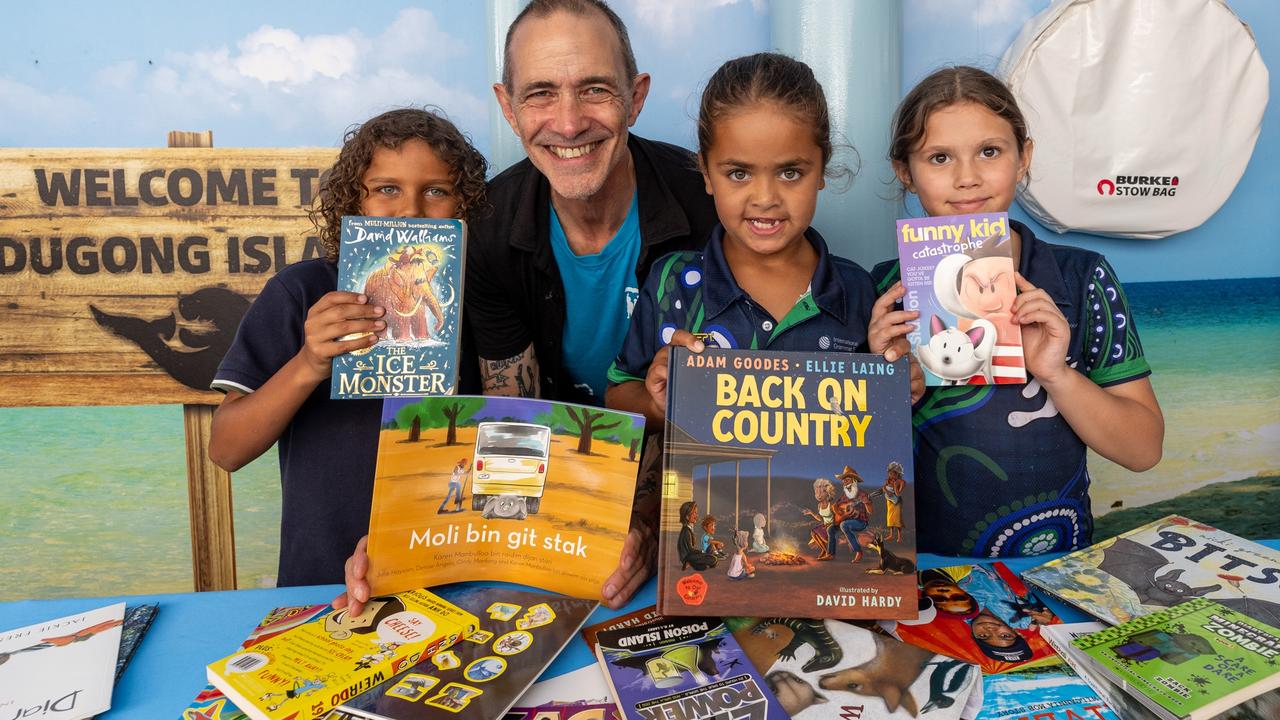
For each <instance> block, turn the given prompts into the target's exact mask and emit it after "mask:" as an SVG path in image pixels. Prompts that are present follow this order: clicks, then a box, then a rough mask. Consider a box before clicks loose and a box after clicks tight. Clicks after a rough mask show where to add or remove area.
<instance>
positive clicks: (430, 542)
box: [368, 395, 644, 599]
mask: <svg viewBox="0 0 1280 720" xmlns="http://www.w3.org/2000/svg"><path fill="white" fill-rule="evenodd" d="M643 438H644V417H643V416H640V415H635V414H631V413H623V412H617V411H614V410H606V409H604V408H595V407H587V406H585V405H571V404H568V403H559V402H552V401H549V400H538V399H533V398H514V397H496V396H483V397H471V396H466V395H453V396H447V397H425V398H390V399H387V400H384V401H383V403H382V430H381V431H380V433H379V436H378V466H377V470H376V472H375V473H374V480H373V504H372V507H371V509H370V513H369V576H368V577H369V586H370V588H371V589H372V591H373V592H375V593H387V592H397V591H400V590H403V589H406V588H413V587H428V586H434V585H439V584H442V583H448V582H457V581H462V580H500V581H506V582H517V583H523V584H526V585H534V586H536V587H541V588H546V589H548V590H552V591H554V592H560V593H564V594H566V595H572V596H574V597H579V598H592V599H594V598H598V597H600V588H601V587H603V585H604V581H605V579H606V578H608V577H609V574H610V573H612V572H613V570H614V568H616V567H617V566H618V558H619V557H620V556H621V554H622V543H623V541H624V539H625V538H626V536H627V529H628V527H629V523H630V520H631V513H630V509H631V504H632V501H633V499H634V497H635V487H636V474H637V471H638V470H639V467H640V464H639V460H640V447H641V442H642V441H643Z"/></svg>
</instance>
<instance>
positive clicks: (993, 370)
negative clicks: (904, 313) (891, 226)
mask: <svg viewBox="0 0 1280 720" xmlns="http://www.w3.org/2000/svg"><path fill="white" fill-rule="evenodd" d="M897 237H898V261H899V266H900V268H901V271H902V285H903V287H904V288H905V289H906V295H904V296H903V299H902V305H903V308H904V309H906V310H916V311H919V313H920V319H919V320H918V321H917V322H916V329H915V330H913V331H912V332H911V333H910V334H909V335H907V340H908V341H910V343H911V351H912V352H913V353H914V354H915V356H916V358H917V359H918V360H919V361H920V366H921V367H922V368H923V369H924V371H925V376H924V377H925V384H926V385H970V384H972V385H980V384H987V385H989V384H992V383H1023V382H1026V380H1027V373H1026V365H1025V363H1024V362H1023V356H1022V330H1021V328H1020V327H1019V326H1018V325H1016V324H1014V323H1013V320H1012V318H1013V315H1012V312H1011V310H1010V308H1011V305H1012V304H1013V300H1014V298H1015V297H1017V293H1018V291H1017V286H1016V285H1015V284H1014V271H1015V270H1016V268H1015V267H1014V264H1013V254H1012V249H1013V243H1012V242H1011V235H1010V228H1009V214H1008V213H1003V212H1000V213H983V214H977V215H947V216H938V217H921V218H908V219H906V220H899V221H898V235H897Z"/></svg>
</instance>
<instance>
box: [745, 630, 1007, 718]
mask: <svg viewBox="0 0 1280 720" xmlns="http://www.w3.org/2000/svg"><path fill="white" fill-rule="evenodd" d="M727 622H728V623H729V624H730V627H732V628H733V635H734V637H735V638H736V639H737V640H738V644H739V645H740V646H741V647H742V649H743V651H745V652H746V654H747V657H748V658H750V659H751V660H752V661H753V662H754V664H755V666H756V667H758V668H760V669H761V671H762V672H763V673H764V681H765V685H766V686H767V687H768V689H769V690H770V691H771V692H772V693H773V694H774V696H775V697H776V698H777V699H778V703H779V704H780V705H781V706H782V709H783V710H784V711H785V712H786V715H785V716H784V717H791V718H792V719H793V720H826V719H827V718H846V717H848V718H859V719H860V720H909V719H910V718H917V717H919V718H927V719H928V720H959V718H962V717H963V718H971V717H973V715H974V713H975V712H976V711H977V709H978V708H979V707H981V705H982V672H981V670H979V669H978V668H977V666H975V665H971V664H969V663H966V662H964V661H963V660H956V659H954V658H949V657H946V656H944V655H940V654H937V653H934V652H932V651H930V650H926V649H924V648H920V647H916V646H915V645H909V644H907V643H904V642H902V641H900V640H897V639H895V638H893V637H890V636H889V635H888V634H886V633H885V632H884V631H883V630H880V629H879V628H877V627H875V625H874V624H872V625H871V627H870V628H864V627H859V626H857V625H854V624H852V623H849V622H844V621H841V620H808V619H801V618H730V619H728V620H727ZM770 717H772V716H770Z"/></svg>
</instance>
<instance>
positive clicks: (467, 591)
mask: <svg viewBox="0 0 1280 720" xmlns="http://www.w3.org/2000/svg"><path fill="white" fill-rule="evenodd" d="M434 592H436V593H437V594H438V595H439V596H440V597H442V598H444V599H445V600H448V601H449V602H451V603H453V604H454V605H457V606H458V607H460V608H463V609H464V610H467V611H469V612H471V613H472V614H473V615H475V616H476V617H478V618H479V619H480V629H479V630H477V631H476V632H474V633H472V634H471V635H470V636H468V637H466V638H464V639H463V640H462V642H459V643H458V644H456V645H454V646H453V647H451V648H449V649H448V650H442V651H441V652H438V653H436V654H435V655H433V656H431V657H430V658H429V659H424V660H422V661H420V662H419V663H418V664H417V665H414V666H413V667H411V668H409V669H408V670H407V671H405V672H404V673H402V674H400V675H397V676H395V677H393V678H390V679H388V680H386V681H385V682H383V683H382V684H381V685H379V686H378V687H375V688H374V689H372V690H370V691H369V692H366V693H363V694H361V695H359V696H357V697H356V698H354V699H352V700H348V701H347V702H345V703H343V704H342V705H341V706H339V708H338V709H339V710H341V711H342V712H344V713H346V714H347V715H349V716H352V717H357V718H367V719H369V720H431V719H432V718H435V719H437V720H443V719H444V718H452V719H455V720H491V719H492V718H499V717H502V716H503V714H504V713H506V712H507V711H508V709H509V708H511V706H512V705H514V704H515V703H516V701H517V700H518V699H519V698H520V697H521V695H522V694H523V693H524V692H525V690H527V689H528V687H529V686H530V685H531V684H533V681H534V680H535V679H537V677H538V675H539V674H541V673H542V671H543V670H544V669H545V668H546V667H547V666H548V665H550V664H551V661H552V660H554V659H555V658H556V656H557V655H559V654H560V651H561V650H563V649H564V646H565V645H566V644H567V643H568V642H569V641H570V640H571V639H573V637H574V635H575V634H576V633H577V632H578V628H580V627H581V626H582V623H584V622H585V621H586V619H587V616H588V615H590V614H591V611H592V610H594V609H595V608H596V602H595V601H593V600H579V599H575V598H568V597H564V596H563V595H554V594H551V593H545V592H537V591H534V590H517V589H514V588H506V587H476V586H474V585H451V586H447V587H442V588H437V589H435V590H434Z"/></svg>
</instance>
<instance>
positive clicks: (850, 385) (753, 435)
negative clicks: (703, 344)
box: [658, 347, 917, 620]
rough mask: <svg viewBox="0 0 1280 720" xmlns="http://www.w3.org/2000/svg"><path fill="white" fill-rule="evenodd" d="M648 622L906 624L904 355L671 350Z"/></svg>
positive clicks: (909, 564) (910, 570) (908, 522)
mask: <svg viewBox="0 0 1280 720" xmlns="http://www.w3.org/2000/svg"><path fill="white" fill-rule="evenodd" d="M670 363H671V364H670V375H669V380H668V387H667V393H668V394H667V429H666V437H665V443H666V447H665V450H666V456H665V466H664V471H663V483H662V484H663V487H662V517H661V521H662V526H661V529H660V533H659V551H658V561H659V568H658V578H659V579H658V610H659V611H660V612H661V613H662V614H663V615H716V616H731V615H746V616H761V615H764V616H775V615H776V616H782V617H808V618H822V617H832V618H846V619H857V618H876V619H896V620H902V619H910V618H914V617H916V615H917V602H916V576H915V572H916V565H915V559H916V552H915V538H916V528H915V511H914V510H915V508H914V492H913V490H912V488H913V487H914V485H913V479H914V474H913V472H912V466H911V401H910V387H909V384H910V382H909V379H908V375H909V373H908V367H907V361H906V359H899V360H898V361H896V362H893V363H890V362H886V361H885V359H884V357H883V356H881V355H869V354H854V353H818V352H814V353H807V352H769V351H750V350H724V349H720V348H713V347H708V348H707V349H706V350H705V351H703V352H702V353H691V352H689V351H688V350H686V349H684V348H673V350H672V352H671V360H670Z"/></svg>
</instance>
